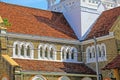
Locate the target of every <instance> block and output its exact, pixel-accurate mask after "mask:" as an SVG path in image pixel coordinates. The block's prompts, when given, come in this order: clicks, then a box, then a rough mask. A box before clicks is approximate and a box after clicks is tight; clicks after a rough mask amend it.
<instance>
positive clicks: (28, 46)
mask: <svg viewBox="0 0 120 80" xmlns="http://www.w3.org/2000/svg"><path fill="white" fill-rule="evenodd" d="M25 51H26V52H25V55H26V58H33V57H34V46H33V44H32V43H30V42H26V48H25Z"/></svg>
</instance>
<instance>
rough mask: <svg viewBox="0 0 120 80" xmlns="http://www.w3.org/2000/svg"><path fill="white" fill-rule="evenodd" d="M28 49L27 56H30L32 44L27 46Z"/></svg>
mask: <svg viewBox="0 0 120 80" xmlns="http://www.w3.org/2000/svg"><path fill="white" fill-rule="evenodd" d="M26 51H27V52H26V54H27V56H30V46H27V50H26Z"/></svg>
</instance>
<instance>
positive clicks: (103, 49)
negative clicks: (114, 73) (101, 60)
mask: <svg viewBox="0 0 120 80" xmlns="http://www.w3.org/2000/svg"><path fill="white" fill-rule="evenodd" d="M102 54H103V57H104V56H105V48H104V46H102Z"/></svg>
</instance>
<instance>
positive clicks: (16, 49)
mask: <svg viewBox="0 0 120 80" xmlns="http://www.w3.org/2000/svg"><path fill="white" fill-rule="evenodd" d="M15 54H16V55H18V45H16V46H15Z"/></svg>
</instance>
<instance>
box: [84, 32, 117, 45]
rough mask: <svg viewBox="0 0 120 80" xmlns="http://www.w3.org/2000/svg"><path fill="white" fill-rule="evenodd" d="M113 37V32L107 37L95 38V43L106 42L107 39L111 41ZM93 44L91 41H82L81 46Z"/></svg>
mask: <svg viewBox="0 0 120 80" xmlns="http://www.w3.org/2000/svg"><path fill="white" fill-rule="evenodd" d="M114 37H115V36H114V34H113V32H110V33H109V35H106V36H102V37H98V38H96V40H97V41H103V40H107V39H112V38H114ZM93 42H94V40H93V39H90V40H85V41H82V45H86V44H89V43H93Z"/></svg>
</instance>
